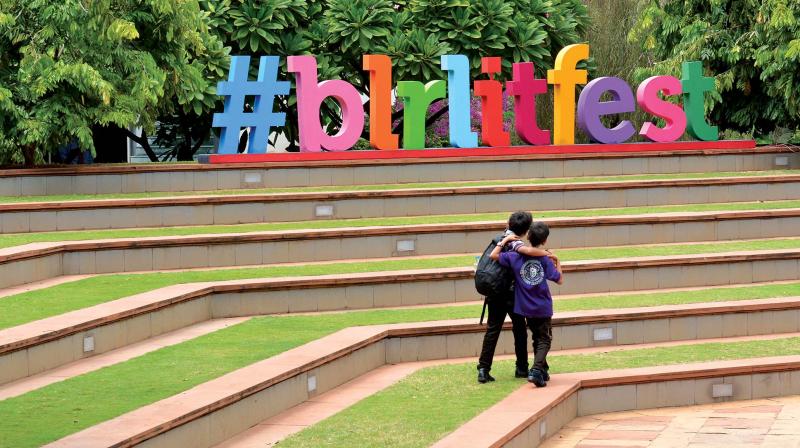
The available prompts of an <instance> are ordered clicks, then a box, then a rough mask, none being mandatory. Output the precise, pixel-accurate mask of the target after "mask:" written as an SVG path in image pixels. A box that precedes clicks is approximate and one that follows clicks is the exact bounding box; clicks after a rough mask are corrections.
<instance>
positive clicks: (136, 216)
mask: <svg viewBox="0 0 800 448" xmlns="http://www.w3.org/2000/svg"><path fill="white" fill-rule="evenodd" d="M798 198H800V175H796V174H789V175H774V176H755V177H753V176H750V177H719V178H702V179H670V180H649V181H620V182H585V183H574V184H542V185H501V186H476V187H457V188H417V189H404V190H364V191H342V192H329V193H325V192H320V193H276V194H254V195H239V196H191V197H166V198H152V199H106V200H87V201H66V202H31V203H10V204H0V214H1V216H2V233H26V232H31V231H53V230H88V229H109V228H110V229H122V228H131V227H160V226H190V225H222V224H239V223H253V222H293V221H304V220H314V219H330V218H334V219H349V218H372V217H392V216H423V215H430V214H469V213H489V212H501V211H507V210H519V209H533V210H575V209H591V208H614V207H633V206H643V205H671V204H700V203H711V202H729V201H740V202H741V201H744V202H746V201H767V200H783V199H798ZM319 206H326V207H330V208H329V209H328V210H325V213H324V216H322V217H317V216H318V215H319V214H320V213H322V211H320V210H318V207H319Z"/></svg>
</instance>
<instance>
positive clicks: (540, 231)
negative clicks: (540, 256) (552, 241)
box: [528, 221, 550, 247]
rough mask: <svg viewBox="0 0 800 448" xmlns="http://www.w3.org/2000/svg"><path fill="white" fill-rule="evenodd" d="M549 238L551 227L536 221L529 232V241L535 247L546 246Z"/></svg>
mask: <svg viewBox="0 0 800 448" xmlns="http://www.w3.org/2000/svg"><path fill="white" fill-rule="evenodd" d="M548 236H550V227H547V224H545V223H543V222H542V221H536V222H535V223H533V225H531V229H530V230H528V240H529V241H530V242H531V246H533V247H536V246H539V245H542V244H544V243H545V241H547V237H548Z"/></svg>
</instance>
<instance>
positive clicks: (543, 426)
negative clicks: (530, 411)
mask: <svg viewBox="0 0 800 448" xmlns="http://www.w3.org/2000/svg"><path fill="white" fill-rule="evenodd" d="M545 437H547V421H546V420H542V421H541V422H539V440H544V438H545Z"/></svg>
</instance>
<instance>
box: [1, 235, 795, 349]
mask: <svg viewBox="0 0 800 448" xmlns="http://www.w3.org/2000/svg"><path fill="white" fill-rule="evenodd" d="M795 259H800V249H794V250H773V251H749V252H732V253H721V254H696V255H679V256H668V257H641V258H629V259H619V260H598V261H585V262H564V264H563V266H564V272H565V274H567V275H568V274H569V273H570V272H585V271H593V270H609V269H632V268H642V267H654V266H658V267H668V266H691V265H706V264H727V263H732V262H740V261H770V260H795ZM473 274H474V272H473V269H472V268H471V267H463V268H435V269H419V270H407V271H378V272H367V273H353V274H334V275H323V276H309V277H280V278H269V279H245V280H229V281H221V282H200V283H186V284H177V285H170V286H166V287H163V288H159V289H155V290H152V291H147V292H144V293H140V294H135V295H132V296H128V297H123V298H120V299H116V300H113V301H110V302H105V303H101V304H98V305H94V306H91V307H88V308H83V309H79V310H75V311H70V312H68V313H64V314H60V315H57V316H52V317H48V318H45V319H41V320H36V321H33V322H29V323H25V324H22V325H18V326H14V327H10V328H6V329H3V330H0V354H6V353H11V352H15V351H19V350H24V349H26V348H29V347H32V346H35V345H39V344H43V343H46V342H51V341H54V340H57V339H62V338H65V337H68V336H71V335H74V334H77V333H81V332H84V331H88V330H91V329H94V328H98V327H102V326H105V325H109V324H111V323H114V322H119V321H124V320H127V319H132V318H135V317H137V316H141V315H144V314H148V313H152V312H155V311H158V310H161V309H163V308H167V307H170V306H174V305H177V304H181V303H185V302H187V301H191V300H195V299H198V298H202V297H205V296H208V295H213V294H216V293H225V292H246V291H247V292H249V291H275V290H283V289H292V290H295V289H312V288H314V289H315V288H326V287H332V286H357V285H370V284H381V283H392V284H394V283H399V282H418V281H431V280H459V279H468V278H471V277H472V276H473Z"/></svg>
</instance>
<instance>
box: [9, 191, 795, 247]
mask: <svg viewBox="0 0 800 448" xmlns="http://www.w3.org/2000/svg"><path fill="white" fill-rule="evenodd" d="M783 208H800V200H796V201H770V202H733V203H718V204H690V205H666V206H652V207H626V208H603V209H583V210H558V211H539V212H536V211H534V214H535V217H536V218H540V219H541V218H565V217H596V216H615V215H640V214H654V213H674V212H707V211H742V210H775V209H783ZM506 219H508V213H481V214H469V215H438V216H412V217H395V218H365V219H339V220H322V221H303V222H277V223H256V224H236V225H218V226H214V225H210V226H185V227H157V228H142V229H107V230H76V231H61V232H36V233H14V234H2V235H0V248H3V247H12V246H20V245H23V244H29V243H41V242H52V241H81V240H93V239H101V238H143V237H155V236H180V235H201V234H224V233H251V232H265V231H281V230H301V229H309V230H314V229H335V228H342V227H368V226H401V225H415V224H458V223H467V222H477V221H505V220H506Z"/></svg>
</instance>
